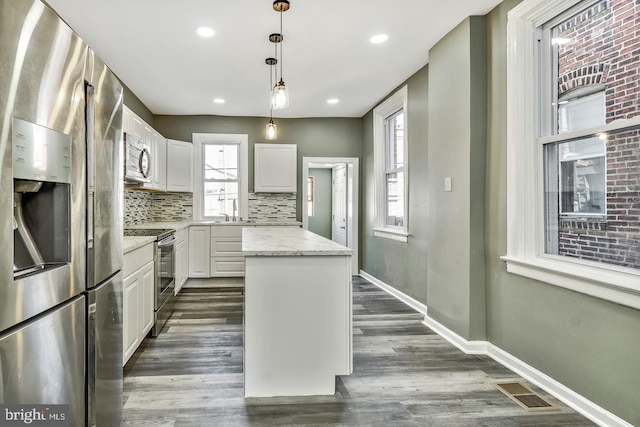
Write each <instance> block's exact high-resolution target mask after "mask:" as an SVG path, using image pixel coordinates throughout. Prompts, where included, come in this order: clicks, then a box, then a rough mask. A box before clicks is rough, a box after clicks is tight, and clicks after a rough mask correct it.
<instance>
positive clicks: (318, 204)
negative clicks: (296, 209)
mask: <svg viewBox="0 0 640 427" xmlns="http://www.w3.org/2000/svg"><path fill="white" fill-rule="evenodd" d="M331 175H332V174H331V169H326V168H325V169H309V176H314V182H315V198H314V207H313V209H314V215H313V216H310V217H309V231H313V232H314V233H316V234H319V235H321V236H324V237H326V238H327V239H331V237H332V236H331V214H332V201H331V198H332V195H333V188H332V187H333V186H332V181H333V179H332V176H331Z"/></svg>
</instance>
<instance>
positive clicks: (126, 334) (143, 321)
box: [122, 243, 155, 366]
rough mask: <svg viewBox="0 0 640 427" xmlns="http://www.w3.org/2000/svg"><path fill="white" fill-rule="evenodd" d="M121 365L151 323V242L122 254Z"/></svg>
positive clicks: (152, 290) (152, 276)
mask: <svg viewBox="0 0 640 427" xmlns="http://www.w3.org/2000/svg"><path fill="white" fill-rule="evenodd" d="M122 275H123V277H124V279H123V280H122V290H123V297H122V305H123V307H122V308H123V310H122V344H123V345H122V351H123V358H122V365H123V366H124V365H125V364H126V363H127V361H128V360H129V358H131V356H132V355H133V353H135V351H136V349H137V348H138V346H139V345H140V343H142V340H143V339H144V337H145V336H146V335H147V333H149V331H150V330H151V328H152V327H153V296H154V295H153V293H154V290H155V289H154V287H155V274H154V260H153V243H149V244H147V245H144V246H142V247H140V248H137V249H134V250H133V251H131V252H128V253H126V254H124V257H123V262H122Z"/></svg>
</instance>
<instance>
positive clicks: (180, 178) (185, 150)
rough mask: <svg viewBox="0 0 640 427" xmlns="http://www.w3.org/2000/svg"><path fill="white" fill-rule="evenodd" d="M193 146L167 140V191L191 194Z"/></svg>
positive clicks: (187, 143)
mask: <svg viewBox="0 0 640 427" xmlns="http://www.w3.org/2000/svg"><path fill="white" fill-rule="evenodd" d="M192 170H193V144H191V143H189V142H184V141H176V140H175V139H168V140H167V191H180V192H185V193H193V179H192Z"/></svg>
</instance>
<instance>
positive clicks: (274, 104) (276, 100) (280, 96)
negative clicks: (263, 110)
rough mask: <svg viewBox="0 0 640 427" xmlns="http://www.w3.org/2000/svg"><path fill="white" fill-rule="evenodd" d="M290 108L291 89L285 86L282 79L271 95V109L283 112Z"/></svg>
mask: <svg viewBox="0 0 640 427" xmlns="http://www.w3.org/2000/svg"><path fill="white" fill-rule="evenodd" d="M288 106H289V89H288V88H287V87H286V86H285V84H284V81H283V80H282V79H280V81H279V82H278V84H277V85H276V87H274V88H273V92H272V93H271V108H273V109H274V110H281V109H283V108H287V107H288Z"/></svg>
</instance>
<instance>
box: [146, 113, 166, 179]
mask: <svg viewBox="0 0 640 427" xmlns="http://www.w3.org/2000/svg"><path fill="white" fill-rule="evenodd" d="M145 128H147V129H148V131H149V132H150V133H149V135H147V134H146V133H145V136H147V138H145V142H146V143H147V145H148V146H149V149H150V151H151V182H149V183H147V184H144V185H143V187H144V188H148V189H151V190H157V191H166V190H167V140H166V139H165V138H164V137H163V136H162V135H160V134H159V133H158V132H157V131H156V130H155V129H153V128H151V127H149V126H148V125H146V126H145Z"/></svg>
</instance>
